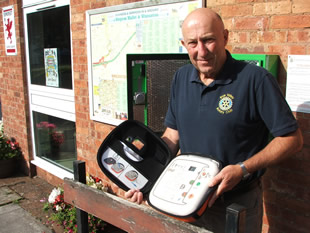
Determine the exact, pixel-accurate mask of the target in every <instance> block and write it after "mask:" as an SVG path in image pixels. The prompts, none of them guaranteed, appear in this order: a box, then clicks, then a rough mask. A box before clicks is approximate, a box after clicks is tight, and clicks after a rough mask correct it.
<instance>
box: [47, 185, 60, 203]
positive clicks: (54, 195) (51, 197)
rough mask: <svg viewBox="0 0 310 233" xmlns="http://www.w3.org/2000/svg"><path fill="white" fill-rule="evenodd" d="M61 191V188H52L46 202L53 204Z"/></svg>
mask: <svg viewBox="0 0 310 233" xmlns="http://www.w3.org/2000/svg"><path fill="white" fill-rule="evenodd" d="M61 192H62V190H61V188H54V189H53V190H52V192H51V194H50V195H49V197H48V202H49V203H51V204H53V203H54V202H55V200H56V198H57V196H58V195H60V194H61Z"/></svg>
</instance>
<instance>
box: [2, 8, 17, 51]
mask: <svg viewBox="0 0 310 233" xmlns="http://www.w3.org/2000/svg"><path fill="white" fill-rule="evenodd" d="M2 16H3V29H4V37H5V38H4V39H5V51H6V55H16V54H17V49H16V31H15V20H14V6H8V7H4V8H2Z"/></svg>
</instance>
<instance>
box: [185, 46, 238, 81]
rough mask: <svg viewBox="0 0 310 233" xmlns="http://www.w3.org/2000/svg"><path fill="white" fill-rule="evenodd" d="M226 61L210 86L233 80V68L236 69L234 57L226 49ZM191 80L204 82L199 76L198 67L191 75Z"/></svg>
mask: <svg viewBox="0 0 310 233" xmlns="http://www.w3.org/2000/svg"><path fill="white" fill-rule="evenodd" d="M226 55H227V58H226V61H225V63H224V65H223V67H222V69H221V71H220V72H219V74H218V75H217V77H216V79H215V80H214V82H212V83H211V84H210V85H209V87H212V86H214V85H227V84H230V83H231V82H232V80H233V73H234V72H233V70H234V66H233V64H234V59H233V58H232V56H231V54H230V53H229V52H228V51H227V50H226ZM190 81H191V82H198V83H202V82H201V80H200V78H199V73H198V70H197V69H194V70H193V72H192V74H191V77H190Z"/></svg>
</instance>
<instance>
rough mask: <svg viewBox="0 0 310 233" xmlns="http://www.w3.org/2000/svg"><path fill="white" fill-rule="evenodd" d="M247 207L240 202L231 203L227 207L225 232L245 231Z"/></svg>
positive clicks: (238, 232) (237, 232) (236, 232)
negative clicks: (239, 203)
mask: <svg viewBox="0 0 310 233" xmlns="http://www.w3.org/2000/svg"><path fill="white" fill-rule="evenodd" d="M245 215H246V211H245V207H243V206H241V205H238V204H235V203H233V204H231V205H230V206H228V207H227V209H226V225H225V233H244V232H245Z"/></svg>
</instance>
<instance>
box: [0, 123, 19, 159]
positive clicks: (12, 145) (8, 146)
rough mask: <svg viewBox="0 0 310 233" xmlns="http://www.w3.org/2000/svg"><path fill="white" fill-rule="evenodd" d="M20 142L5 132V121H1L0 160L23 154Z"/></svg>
mask: <svg viewBox="0 0 310 233" xmlns="http://www.w3.org/2000/svg"><path fill="white" fill-rule="evenodd" d="M21 154H22V152H21V149H20V147H19V143H18V142H17V141H16V139H15V138H11V139H9V138H8V137H7V136H5V134H4V129H3V123H2V121H0V160H6V159H11V158H14V157H19V156H21Z"/></svg>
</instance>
